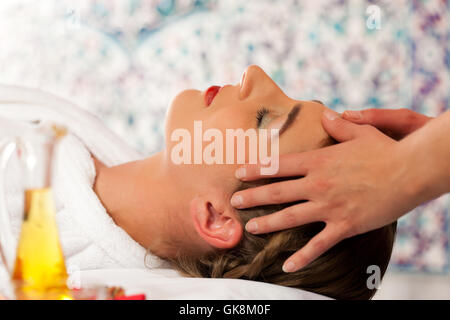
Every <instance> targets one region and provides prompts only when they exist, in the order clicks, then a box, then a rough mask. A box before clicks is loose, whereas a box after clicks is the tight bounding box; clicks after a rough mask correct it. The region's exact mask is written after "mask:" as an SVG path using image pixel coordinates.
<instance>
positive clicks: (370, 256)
mask: <svg viewBox="0 0 450 320" xmlns="http://www.w3.org/2000/svg"><path fill="white" fill-rule="evenodd" d="M277 180H278V181H279V180H280V179H277ZM272 181H273V179H272ZM268 182H271V181H268V180H265V181H264V180H261V181H259V182H252V183H242V184H241V186H240V187H239V190H242V189H246V188H249V187H254V186H256V185H261V184H265V183H268ZM292 204H293V203H289V204H283V205H269V206H261V207H256V208H249V209H244V210H237V211H238V217H239V219H240V220H241V222H242V224H243V225H245V224H246V223H247V221H248V220H250V219H251V218H254V217H258V216H264V215H267V214H270V213H273V212H276V211H279V210H281V209H283V208H285V207H287V206H289V205H292ZM324 226H325V224H324V223H322V222H315V223H310V224H307V225H303V226H299V227H296V228H291V229H288V230H282V231H278V232H272V233H268V234H259V235H254V234H250V233H248V232H246V231H244V235H243V237H242V239H241V241H240V243H239V244H238V245H237V246H236V247H234V248H231V249H217V250H214V251H210V252H207V253H205V254H204V255H202V256H200V257H199V256H193V255H190V254H187V253H185V254H183V253H181V254H179V255H178V256H177V257H176V258H173V259H170V261H171V262H172V263H173V264H174V266H175V267H176V268H177V269H178V270H179V271H180V272H181V273H182V274H184V275H186V276H191V277H202V278H233V279H247V280H255V281H263V282H268V283H273V284H277V285H282V286H287V287H294V288H299V289H304V290H307V291H311V292H315V293H318V294H322V295H325V296H328V297H331V298H335V299H371V298H372V297H373V295H374V294H375V292H376V289H369V288H368V286H367V284H366V281H367V279H368V277H369V276H370V275H371V274H368V273H367V268H368V266H370V265H376V266H378V267H379V268H380V271H381V275H380V279H381V278H382V276H383V275H384V273H385V271H386V268H387V266H388V264H389V259H390V256H391V252H392V247H393V244H394V238H395V232H396V226H397V222H394V223H392V224H390V225H388V226H385V227H383V228H380V229H377V230H373V231H370V232H367V233H364V234H360V235H357V236H354V237H351V238H348V239H345V240H343V241H341V242H340V243H338V244H337V245H336V246H334V247H333V248H331V249H330V250H328V251H327V252H325V253H324V254H322V255H321V256H320V257H319V258H317V259H316V260H315V261H313V262H312V263H310V264H309V265H308V266H306V267H305V268H303V269H301V270H299V271H297V272H293V273H285V272H283V270H282V265H283V263H284V261H285V260H286V259H287V258H288V257H289V256H291V255H292V254H293V253H295V252H296V251H297V250H299V249H300V248H301V247H303V246H304V245H305V244H306V243H307V242H308V241H309V240H310V239H311V238H312V237H314V236H315V235H316V234H317V233H318V232H320V231H321V230H322V229H323V227H324Z"/></svg>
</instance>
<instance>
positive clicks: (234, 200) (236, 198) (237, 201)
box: [231, 195, 243, 207]
mask: <svg viewBox="0 0 450 320" xmlns="http://www.w3.org/2000/svg"><path fill="white" fill-rule="evenodd" d="M242 203H243V200H242V196H240V195H233V196H232V197H231V205H232V206H233V207H239V206H240V205H242Z"/></svg>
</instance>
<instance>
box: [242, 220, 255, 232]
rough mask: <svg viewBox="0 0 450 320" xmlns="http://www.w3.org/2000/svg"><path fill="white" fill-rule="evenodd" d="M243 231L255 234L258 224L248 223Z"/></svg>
mask: <svg viewBox="0 0 450 320" xmlns="http://www.w3.org/2000/svg"><path fill="white" fill-rule="evenodd" d="M245 230H247V231H248V232H250V233H253V232H256V230H258V224H257V223H256V222H254V221H250V222H248V223H247V224H246V225H245Z"/></svg>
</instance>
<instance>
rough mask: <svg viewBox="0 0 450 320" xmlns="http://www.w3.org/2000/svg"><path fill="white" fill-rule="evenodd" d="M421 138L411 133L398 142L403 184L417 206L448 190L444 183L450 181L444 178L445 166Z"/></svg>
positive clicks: (408, 195)
mask: <svg viewBox="0 0 450 320" xmlns="http://www.w3.org/2000/svg"><path fill="white" fill-rule="evenodd" d="M420 140H421V139H420V136H416V135H410V136H409V137H407V138H405V139H403V140H401V141H399V142H397V151H398V152H397V159H398V160H399V165H398V167H400V168H401V169H400V172H401V177H402V179H401V180H402V184H401V185H402V187H403V188H404V192H405V193H406V197H408V198H409V199H411V200H414V202H415V205H416V206H418V205H420V204H422V203H423V202H426V201H429V200H432V199H435V198H437V197H439V196H441V195H443V194H445V193H446V192H448V186H445V185H444V183H445V184H446V182H447V181H449V179H443V172H447V171H446V170H445V168H442V165H441V164H440V163H438V159H436V157H434V156H433V153H432V152H430V150H428V148H427V144H426V143H423V142H421V141H420Z"/></svg>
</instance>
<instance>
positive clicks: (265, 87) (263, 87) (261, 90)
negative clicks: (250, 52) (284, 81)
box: [239, 65, 278, 100]
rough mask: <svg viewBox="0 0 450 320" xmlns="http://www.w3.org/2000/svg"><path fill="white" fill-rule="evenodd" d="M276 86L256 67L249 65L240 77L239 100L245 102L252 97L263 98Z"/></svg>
mask: <svg viewBox="0 0 450 320" xmlns="http://www.w3.org/2000/svg"><path fill="white" fill-rule="evenodd" d="M277 88H278V86H277V84H276V83H275V82H274V81H273V80H272V79H271V78H270V77H269V76H268V75H267V74H266V73H265V72H264V70H263V69H261V68H260V67H259V66H257V65H250V66H248V67H247V69H245V71H244V74H243V75H242V80H241V88H240V92H239V99H240V100H245V99H248V98H250V97H252V96H264V95H267V94H268V93H269V92H270V91H273V90H276V89H277Z"/></svg>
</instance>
